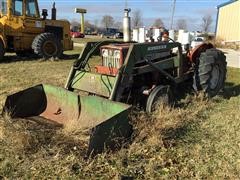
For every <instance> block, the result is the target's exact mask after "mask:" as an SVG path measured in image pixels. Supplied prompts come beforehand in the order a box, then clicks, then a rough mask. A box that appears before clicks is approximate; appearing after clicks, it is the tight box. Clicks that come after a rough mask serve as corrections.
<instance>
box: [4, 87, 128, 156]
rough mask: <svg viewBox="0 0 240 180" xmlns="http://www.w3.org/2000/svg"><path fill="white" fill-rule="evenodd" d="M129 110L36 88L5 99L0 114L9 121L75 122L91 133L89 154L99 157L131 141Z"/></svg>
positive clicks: (53, 89)
mask: <svg viewBox="0 0 240 180" xmlns="http://www.w3.org/2000/svg"><path fill="white" fill-rule="evenodd" d="M130 108H131V106H130V105H127V104H123V103H119V102H114V101H110V100H108V99H105V98H101V97H98V96H80V95H78V94H76V93H74V92H70V91H67V90H66V89H64V88H60V87H54V86H51V85H37V86H35V87H32V88H29V89H26V90H23V91H20V92H18V93H16V94H13V95H10V96H8V97H7V99H6V102H5V106H4V108H3V112H4V113H8V114H9V115H10V116H11V117H12V118H24V119H28V118H40V119H44V120H46V121H53V122H56V123H58V124H62V125H66V124H67V123H71V122H72V121H74V122H75V123H77V124H78V126H79V127H80V128H84V129H87V128H89V129H91V135H90V142H89V150H88V153H92V152H94V153H99V152H102V151H103V149H104V148H105V147H107V148H110V149H115V148H116V145H121V144H122V143H123V142H124V141H125V139H126V138H128V137H130V135H131V133H132V128H131V125H130V124H129V122H128V114H129V110H130ZM116 140H117V141H118V142H116Z"/></svg>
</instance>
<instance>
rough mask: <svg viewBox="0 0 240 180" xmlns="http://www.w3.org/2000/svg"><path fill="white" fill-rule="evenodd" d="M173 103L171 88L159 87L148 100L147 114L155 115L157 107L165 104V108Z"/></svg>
mask: <svg viewBox="0 0 240 180" xmlns="http://www.w3.org/2000/svg"><path fill="white" fill-rule="evenodd" d="M171 102H172V91H171V88H170V86H162V85H160V86H157V87H155V88H154V89H153V91H152V92H151V93H150V95H149V97H148V99H147V104H146V112H147V113H149V114H150V113H153V112H155V111H157V107H158V106H159V105H160V104H163V105H164V106H169V105H171Z"/></svg>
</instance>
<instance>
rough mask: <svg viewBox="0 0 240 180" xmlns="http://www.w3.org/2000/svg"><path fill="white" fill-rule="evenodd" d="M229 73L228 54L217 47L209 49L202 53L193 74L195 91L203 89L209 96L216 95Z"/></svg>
mask: <svg viewBox="0 0 240 180" xmlns="http://www.w3.org/2000/svg"><path fill="white" fill-rule="evenodd" d="M226 73H227V62H226V56H225V55H224V54H223V52H222V51H220V50H217V49H214V48H212V49H207V50H206V52H203V53H201V55H200V57H199V61H198V62H197V64H196V67H195V72H194V76H193V88H194V90H195V91H197V92H198V91H203V92H204V93H205V95H206V96H207V97H213V96H216V95H217V94H218V93H219V91H220V90H221V89H223V88H224V83H225V79H226Z"/></svg>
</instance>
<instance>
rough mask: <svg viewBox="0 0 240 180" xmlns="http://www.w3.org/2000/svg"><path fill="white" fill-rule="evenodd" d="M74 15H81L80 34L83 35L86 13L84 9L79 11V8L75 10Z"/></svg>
mask: <svg viewBox="0 0 240 180" xmlns="http://www.w3.org/2000/svg"><path fill="white" fill-rule="evenodd" d="M75 13H79V14H81V22H80V23H81V30H80V32H81V33H83V34H85V33H84V32H85V29H84V14H85V13H87V10H86V9H81V8H75Z"/></svg>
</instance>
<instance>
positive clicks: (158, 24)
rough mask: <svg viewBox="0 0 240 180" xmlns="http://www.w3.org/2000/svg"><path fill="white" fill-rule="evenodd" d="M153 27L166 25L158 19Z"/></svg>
mask: <svg viewBox="0 0 240 180" xmlns="http://www.w3.org/2000/svg"><path fill="white" fill-rule="evenodd" d="M153 26H155V27H164V23H163V21H162V19H161V18H158V19H156V20H155V21H154V23H153Z"/></svg>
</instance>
